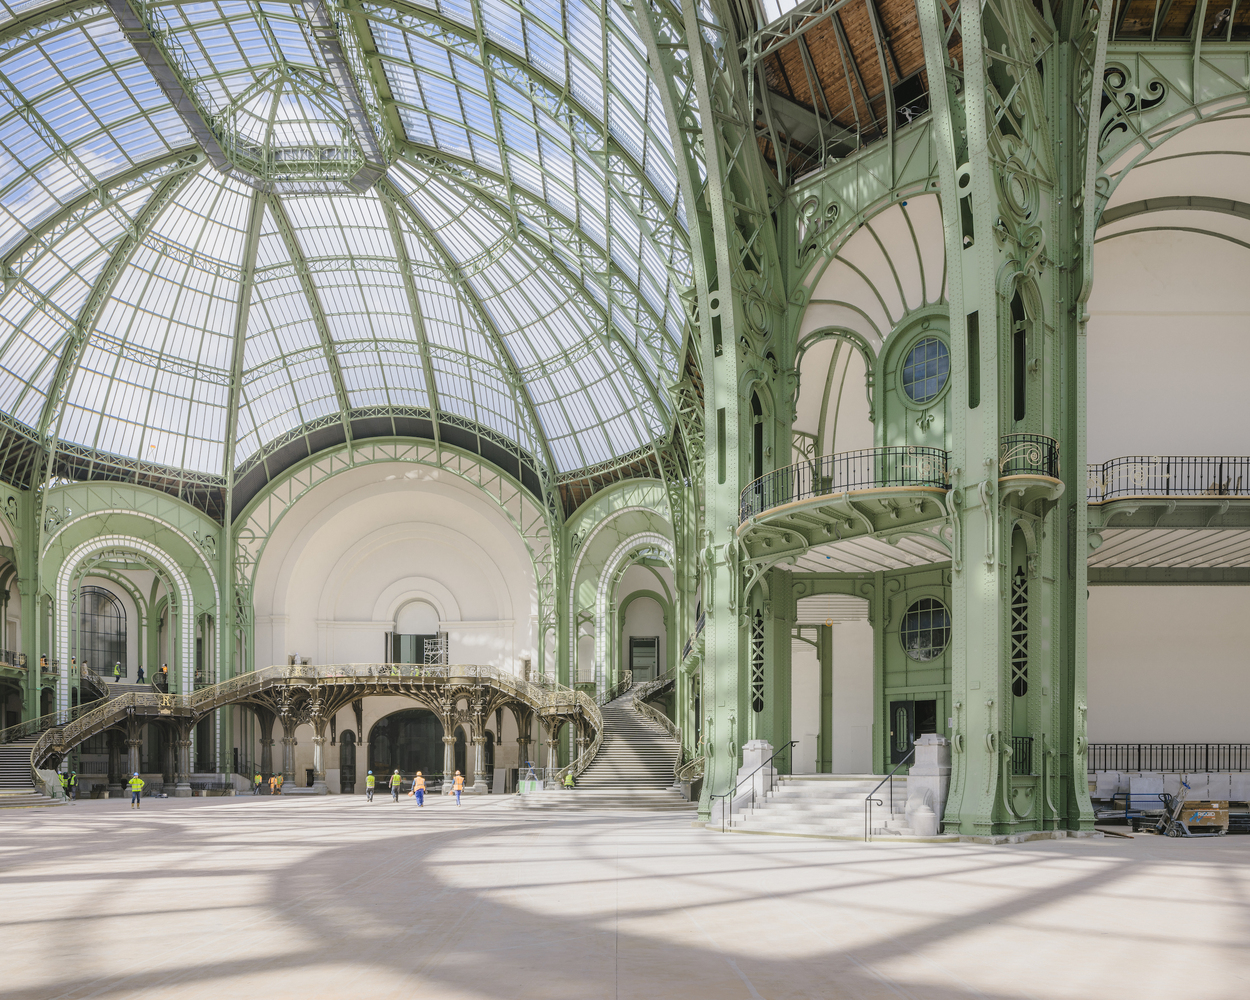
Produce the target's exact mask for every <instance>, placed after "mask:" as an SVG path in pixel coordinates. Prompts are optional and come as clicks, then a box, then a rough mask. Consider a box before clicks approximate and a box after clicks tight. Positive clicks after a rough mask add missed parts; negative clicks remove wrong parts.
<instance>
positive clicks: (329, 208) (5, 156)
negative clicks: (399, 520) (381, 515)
mask: <svg viewBox="0 0 1250 1000" xmlns="http://www.w3.org/2000/svg"><path fill="white" fill-rule="evenodd" d="M123 28H124V30H123ZM663 116H664V111H663V106H662V103H661V100H660V95H659V94H658V92H657V91H656V89H655V87H654V85H653V84H652V83H651V81H650V78H649V76H648V71H647V66H646V55H645V47H644V45H643V44H642V42H641V41H640V40H639V39H638V37H637V33H636V29H635V27H634V24H633V22H632V19H631V18H630V17H629V15H628V14H627V13H626V12H625V11H624V10H623V9H622V8H621V7H620V6H619V5H618V4H615V3H610V4H606V5H600V4H597V3H593V2H589V0H550V2H544V3H539V4H533V3H529V4H526V5H525V6H524V9H523V8H522V6H521V5H519V4H514V3H508V2H505V0H464V2H442V0H439V2H436V3H434V4H432V5H431V6H428V7H426V6H422V5H419V4H412V3H406V2H399V0H396V2H393V3H388V4H380V3H357V2H355V0H343V2H341V3H338V4H335V3H325V2H323V0H307V2H304V3H287V2H270V0H263V2H249V0H233V2H232V0H214V2H209V3H194V4H193V3H180V2H172V3H165V2H159V0H158V2H150V3H136V2H128V0H108V2H107V3H98V2H81V0H80V2H70V3H61V4H54V5H43V6H35V5H19V4H12V3H8V2H3V0H0V276H2V278H3V289H2V291H3V294H2V295H0V412H3V414H4V415H5V416H6V417H7V418H8V419H6V421H5V424H6V426H7V427H8V428H9V429H10V430H16V431H17V432H19V433H22V434H25V435H27V436H28V437H29V438H31V439H33V440H34V441H36V442H38V444H40V445H41V446H42V447H43V448H44V449H46V450H47V451H49V452H52V451H60V452H61V453H64V454H72V455H74V456H75V460H76V461H77V462H79V463H80V464H81V463H82V462H90V461H93V460H95V459H97V458H98V459H100V460H102V461H105V462H107V461H114V463H115V464H116V462H117V461H122V462H128V463H130V464H131V465H132V466H134V467H135V468H139V467H144V468H149V467H150V468H153V469H158V470H159V469H161V468H166V469H169V470H172V471H175V472H176V474H177V475H182V476H186V477H191V478H193V479H198V480H200V481H201V482H206V483H211V482H213V481H218V480H220V481H221V482H223V483H229V482H232V481H233V478H234V477H235V475H236V472H237V470H239V469H240V468H253V467H255V466H256V465H257V463H259V462H263V461H264V460H265V458H266V456H268V455H272V454H273V453H274V452H275V451H276V450H277V449H279V448H281V447H283V445H284V444H286V443H289V442H290V441H291V440H292V438H293V437H296V436H298V435H300V434H306V433H308V432H309V430H310V429H312V428H319V427H320V428H324V427H329V426H341V428H342V430H341V433H340V440H341V439H342V438H344V437H345V438H346V439H347V440H348V441H350V440H351V439H352V436H353V428H354V427H359V426H361V424H360V421H361V420H362V419H363V418H368V417H374V416H378V415H382V416H386V415H394V416H401V415H402V416H405V417H413V416H423V417H425V418H427V419H428V420H429V422H430V425H431V426H432V427H433V430H434V435H435V436H436V437H437V434H438V428H439V427H440V426H448V425H453V424H454V425H458V426H461V427H466V428H471V429H477V430H478V431H479V432H480V433H481V434H483V435H484V436H489V437H490V438H491V439H492V440H494V441H496V442H499V441H502V442H505V443H508V444H510V445H511V446H512V447H513V448H514V449H515V450H516V451H517V452H518V453H520V454H523V455H526V456H528V458H529V460H530V461H531V463H532V464H536V465H537V466H538V467H539V468H541V469H542V470H543V472H544V478H545V479H547V481H548V482H550V481H553V480H555V479H558V478H560V477H561V476H569V475H571V474H576V473H577V472H578V471H580V470H584V469H588V468H591V467H596V466H601V465H603V464H604V463H605V462H611V461H614V460H616V459H620V458H623V457H625V456H630V455H635V454H637V453H639V452H640V451H641V450H645V449H648V448H650V447H654V446H655V445H656V444H657V442H661V441H663V440H666V439H667V438H668V436H669V434H670V433H671V425H672V419H673V417H672V408H671V404H670V403H669V397H668V392H667V386H669V385H670V384H672V383H673V382H675V381H677V379H678V378H679V376H680V371H681V361H680V359H682V358H684V352H685V341H686V327H687V320H688V313H689V310H690V302H691V294H690V288H691V286H692V284H693V279H692V264H691V256H690V248H689V246H688V237H687V234H686V226H685V206H684V205H683V203H682V198H681V195H680V193H679V190H678V184H677V180H676V176H677V175H676V166H675V163H674V154H673V149H672V143H671V139H670V135H669V130H668V126H667V124H666V122H665V121H664V117H663Z"/></svg>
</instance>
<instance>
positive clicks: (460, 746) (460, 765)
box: [455, 726, 469, 784]
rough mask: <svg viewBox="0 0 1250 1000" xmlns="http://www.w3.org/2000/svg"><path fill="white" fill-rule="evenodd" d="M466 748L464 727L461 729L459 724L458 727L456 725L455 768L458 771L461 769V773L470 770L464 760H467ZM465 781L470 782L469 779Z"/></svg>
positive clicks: (466, 772)
mask: <svg viewBox="0 0 1250 1000" xmlns="http://www.w3.org/2000/svg"><path fill="white" fill-rule="evenodd" d="M465 749H466V747H465V736H464V730H463V729H461V728H460V727H459V726H457V727H456V755H455V759H456V763H455V768H456V770H457V771H459V772H460V773H461V774H466V775H467V774H468V773H469V772H468V769H467V768H466V767H465V766H464V762H465ZM465 783H466V784H468V781H467V780H466V782H465Z"/></svg>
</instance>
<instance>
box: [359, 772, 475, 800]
mask: <svg viewBox="0 0 1250 1000" xmlns="http://www.w3.org/2000/svg"><path fill="white" fill-rule="evenodd" d="M377 784H378V779H377V777H376V776H375V775H374V773H373V772H372V771H370V772H369V773H368V774H367V775H365V801H366V802H372V801H373V791H374V789H375V788H377ZM403 784H404V778H403V775H401V774H400V773H399V768H395V773H394V774H392V775H391V778H390V789H391V801H392V802H398V801H399V793H400V790H401V788H402V787H403ZM451 790H452V791H453V792H454V793H455V796H456V805H460V796H461V794H463V792H464V775H462V774H461V773H460V772H459V771H457V772H456V774H455V776H454V777H453V778H452V782H451ZM408 797H409V798H410V799H413V798H415V799H416V800H417V805H419V806H424V805H425V776H424V775H423V774H422V773H421V772H420V771H418V772H417V773H416V775H415V776H414V777H413V779H412V789H411V790H410V791H409V792H408Z"/></svg>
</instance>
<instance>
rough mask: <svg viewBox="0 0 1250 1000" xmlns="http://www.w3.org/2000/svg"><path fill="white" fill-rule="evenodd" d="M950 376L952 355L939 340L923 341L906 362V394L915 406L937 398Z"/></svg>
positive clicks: (904, 384) (918, 343) (908, 355)
mask: <svg viewBox="0 0 1250 1000" xmlns="http://www.w3.org/2000/svg"><path fill="white" fill-rule="evenodd" d="M950 376H951V352H950V348H949V347H947V346H946V344H944V343H943V342H942V341H940V340H938V338H937V337H923V338H921V339H920V340H919V341H918V342H917V343H916V345H915V346H914V347H913V348H912V349H911V350H910V351H908V352H907V357H906V358H905V359H904V360H903V392H905V393H906V394H907V398H908V399H910V400H911V401H912V402H913V403H928V402H930V401H931V400H933V399H936V398H937V395H938V393H940V392H941V391H942V390H943V389H944V388H945V387H946V382H947V380H948V379H949V378H950Z"/></svg>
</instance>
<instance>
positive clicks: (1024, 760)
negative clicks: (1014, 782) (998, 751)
mask: <svg viewBox="0 0 1250 1000" xmlns="http://www.w3.org/2000/svg"><path fill="white" fill-rule="evenodd" d="M1011 773H1012V774H1032V773H1033V737H1032V736H1013V737H1012V738H1011Z"/></svg>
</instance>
